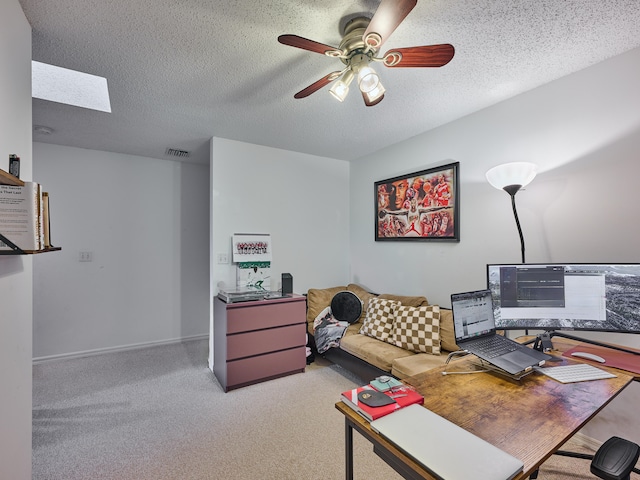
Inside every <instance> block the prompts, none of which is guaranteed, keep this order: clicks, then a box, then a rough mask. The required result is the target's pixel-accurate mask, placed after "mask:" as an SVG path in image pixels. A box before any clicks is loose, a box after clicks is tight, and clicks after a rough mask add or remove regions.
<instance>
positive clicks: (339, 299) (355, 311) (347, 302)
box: [331, 290, 362, 323]
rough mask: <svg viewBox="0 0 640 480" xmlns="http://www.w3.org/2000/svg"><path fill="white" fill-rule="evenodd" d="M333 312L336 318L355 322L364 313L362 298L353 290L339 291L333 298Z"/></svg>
mask: <svg viewBox="0 0 640 480" xmlns="http://www.w3.org/2000/svg"><path fill="white" fill-rule="evenodd" d="M331 313H332V314H333V318H335V319H336V320H339V321H341V322H349V323H355V322H357V321H358V319H359V318H360V315H361V314H362V300H360V299H359V298H358V296H357V295H356V294H355V293H353V292H349V291H347V290H344V291H342V292H338V293H336V294H335V295H334V296H333V298H332V299H331Z"/></svg>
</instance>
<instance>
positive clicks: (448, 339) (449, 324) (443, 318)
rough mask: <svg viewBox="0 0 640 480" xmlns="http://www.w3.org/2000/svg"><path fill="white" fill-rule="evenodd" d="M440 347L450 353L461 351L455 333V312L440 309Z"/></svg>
mask: <svg viewBox="0 0 640 480" xmlns="http://www.w3.org/2000/svg"><path fill="white" fill-rule="evenodd" d="M440 346H441V347H442V349H443V350H446V351H448V352H455V351H456V350H460V347H458V345H457V344H456V334H455V332H454V331H453V312H452V311H451V309H449V308H441V309H440Z"/></svg>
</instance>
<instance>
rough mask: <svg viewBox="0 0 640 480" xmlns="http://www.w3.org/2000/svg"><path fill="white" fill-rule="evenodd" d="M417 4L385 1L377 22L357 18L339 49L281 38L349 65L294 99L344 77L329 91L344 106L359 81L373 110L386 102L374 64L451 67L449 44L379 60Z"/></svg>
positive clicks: (404, 51) (392, 53) (391, 52)
mask: <svg viewBox="0 0 640 480" xmlns="http://www.w3.org/2000/svg"><path fill="white" fill-rule="evenodd" d="M417 1H418V0H382V1H381V2H380V6H379V7H378V9H377V10H376V12H375V14H374V15H373V18H371V19H369V18H367V17H356V18H353V19H352V20H350V21H349V22H348V23H347V24H346V26H345V28H344V36H343V38H342V41H341V42H340V45H339V46H338V48H335V47H331V46H329V45H325V44H323V43H319V42H315V41H313V40H309V39H306V38H303V37H299V36H298V35H280V36H279V37H278V41H279V42H280V43H282V44H283V45H289V46H291V47H296V48H301V49H303V50H308V51H310V52H316V53H321V54H324V55H327V56H328V57H334V58H339V59H340V60H341V61H342V63H344V65H345V68H343V69H342V70H337V71H335V72H331V73H330V74H328V75H326V76H325V77H322V78H321V79H320V80H318V81H316V82H314V83H312V84H311V85H309V86H308V87H306V88H304V89H302V90H300V91H299V92H298V93H296V94H295V95H294V98H305V97H308V96H309V95H311V94H312V93H314V92H316V91H318V90H320V89H321V88H322V87H324V86H326V85H328V84H330V83H331V82H333V81H334V80H336V79H338V78H339V77H341V78H340V80H338V81H337V82H336V83H335V84H334V85H333V86H332V87H331V89H330V90H329V91H330V92H331V94H332V95H333V96H334V97H335V98H337V99H338V100H340V101H341V102H342V101H344V99H345V98H346V96H347V93H349V85H350V83H351V82H352V81H353V79H354V78H356V79H357V82H358V87H359V89H360V92H361V93H362V98H363V99H364V103H365V105H367V106H368V107H372V106H374V105H377V104H378V103H380V102H381V101H382V99H383V98H384V92H385V88H384V87H383V86H382V83H381V82H380V78H379V77H378V74H377V73H376V72H375V70H374V69H373V68H371V66H370V64H371V63H372V62H380V63H382V64H383V65H384V66H386V67H389V68H396V67H442V66H443V65H446V64H447V63H449V62H450V61H451V59H452V58H453V55H454V52H455V50H454V48H453V45H450V44H448V43H445V44H440V45H425V46H421V47H406V48H393V49H391V50H389V51H388V52H387V53H385V54H384V55H383V56H382V57H377V56H376V55H377V53H378V50H379V49H380V47H381V46H382V44H383V43H384V42H385V41H386V40H387V39H388V38H389V36H391V34H392V33H393V32H394V31H395V29H396V28H397V27H398V25H400V23H402V21H403V20H404V19H405V17H406V16H407V15H408V14H409V12H411V10H413V8H414V7H415V6H416V3H417Z"/></svg>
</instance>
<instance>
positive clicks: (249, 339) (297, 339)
mask: <svg viewBox="0 0 640 480" xmlns="http://www.w3.org/2000/svg"><path fill="white" fill-rule="evenodd" d="M304 327H305V326H304V324H299V325H289V326H286V327H279V328H271V329H269V330H256V331H254V332H246V333H238V334H236V335H228V336H227V360H235V359H238V358H244V357H251V356H253V355H260V354H263V353H269V352H275V351H277V350H284V349H287V348H291V347H300V346H305V344H306V337H305V333H306V331H305V328H304Z"/></svg>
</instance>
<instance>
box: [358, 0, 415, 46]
mask: <svg viewBox="0 0 640 480" xmlns="http://www.w3.org/2000/svg"><path fill="white" fill-rule="evenodd" d="M416 3H418V0H382V2H380V6H379V7H378V9H377V10H376V13H374V15H373V18H372V19H371V22H370V23H369V26H368V27H367V29H366V30H365V32H364V35H363V38H364V41H365V43H366V44H367V45H369V46H371V47H374V48H378V47H380V45H382V44H383V43H384V42H386V41H387V39H388V38H389V36H390V35H391V34H392V33H393V32H394V31H395V29H396V28H398V25H400V24H401V23H402V21H403V20H404V19H405V17H406V16H407V15H409V12H411V10H413V7H415V6H416Z"/></svg>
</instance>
